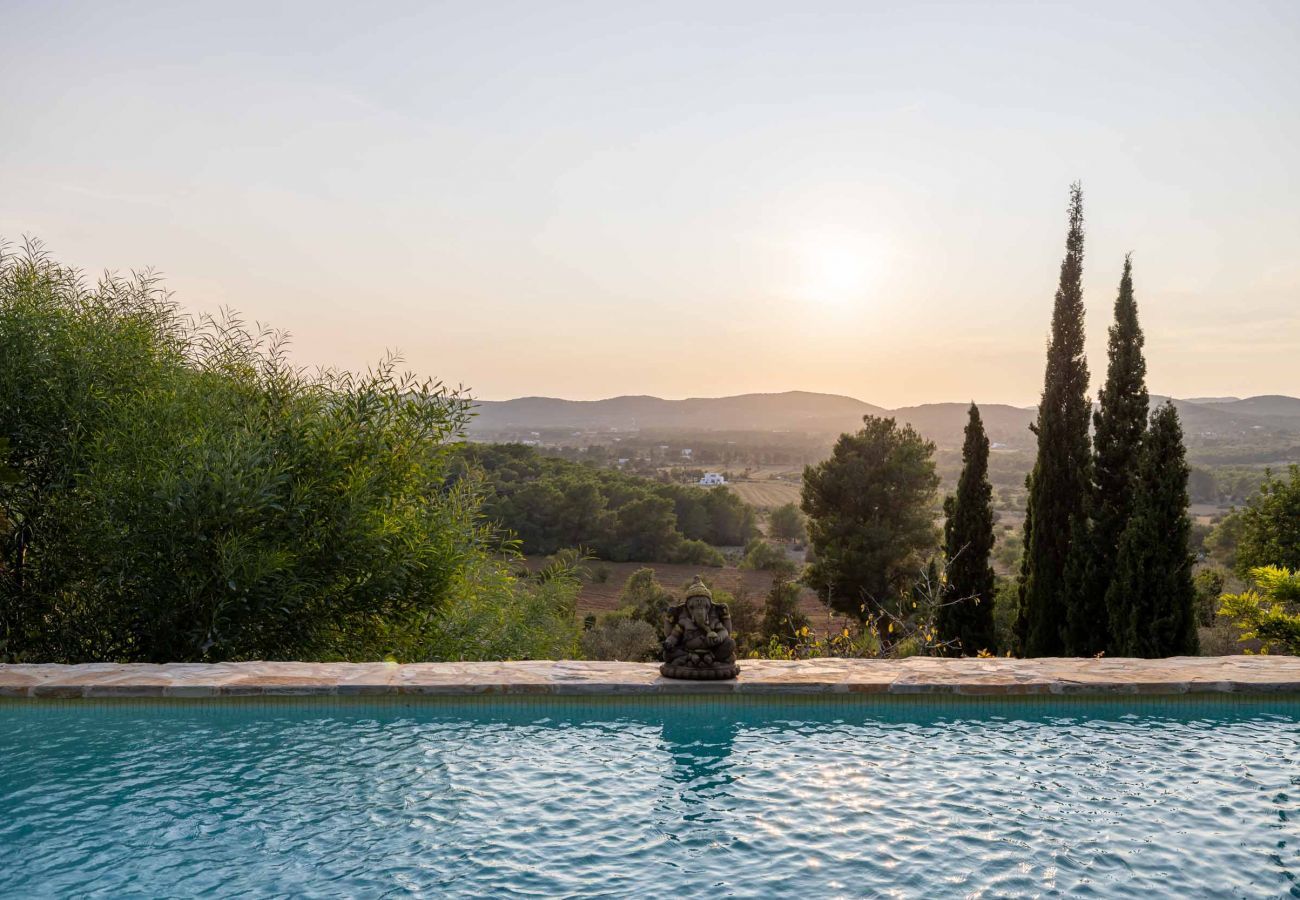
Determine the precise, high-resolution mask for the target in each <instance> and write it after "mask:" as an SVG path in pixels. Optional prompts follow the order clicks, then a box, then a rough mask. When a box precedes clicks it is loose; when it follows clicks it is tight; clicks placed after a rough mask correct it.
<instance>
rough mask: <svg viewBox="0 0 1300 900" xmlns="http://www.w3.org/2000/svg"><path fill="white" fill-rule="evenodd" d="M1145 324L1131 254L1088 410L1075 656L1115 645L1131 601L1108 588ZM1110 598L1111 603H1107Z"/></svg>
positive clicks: (1121, 516)
mask: <svg viewBox="0 0 1300 900" xmlns="http://www.w3.org/2000/svg"><path fill="white" fill-rule="evenodd" d="M1142 344H1143V338H1142V328H1141V326H1140V325H1139V324H1138V315H1137V301H1136V300H1134V298H1133V260H1132V258H1131V257H1125V258H1124V274H1123V276H1122V277H1121V278H1120V282H1119V294H1118V296H1117V297H1116V298H1115V323H1114V324H1113V325H1111V327H1110V346H1109V351H1110V362H1109V366H1108V368H1107V370H1106V386H1105V387H1103V388H1102V389H1101V396H1100V397H1099V398H1098V401H1099V407H1100V408H1099V409H1098V410H1097V412H1096V413H1095V414H1094V415H1093V418H1092V421H1093V462H1094V470H1093V491H1094V493H1093V503H1092V534H1091V544H1092V547H1091V559H1090V560H1089V566H1088V572H1087V575H1086V578H1087V584H1086V586H1085V588H1084V590H1083V591H1082V592H1081V594H1080V602H1076V603H1075V604H1074V606H1072V607H1071V610H1070V613H1071V616H1072V618H1071V620H1070V632H1071V635H1072V636H1073V640H1072V643H1073V644H1074V645H1075V647H1076V648H1077V649H1076V651H1075V652H1078V653H1079V654H1080V655H1085V656H1092V655H1094V654H1096V653H1099V652H1101V651H1103V650H1107V651H1109V652H1111V653H1114V652H1116V650H1117V644H1116V642H1115V641H1114V640H1113V639H1112V638H1111V635H1112V634H1117V633H1119V632H1120V631H1122V630H1123V628H1124V622H1125V618H1126V616H1127V609H1128V605H1129V601H1128V598H1127V597H1125V596H1123V594H1122V593H1121V592H1115V593H1114V594H1113V595H1112V594H1109V593H1108V592H1109V590H1110V583H1111V579H1112V577H1113V576H1114V573H1115V568H1116V564H1117V562H1118V559H1119V541H1120V537H1121V536H1122V535H1123V534H1124V528H1125V526H1126V525H1128V520H1129V516H1130V514H1131V512H1132V503H1133V491H1134V487H1135V484H1134V480H1135V472H1136V470H1137V466H1138V460H1139V456H1140V453H1141V447H1142V436H1143V433H1144V432H1145V431H1146V427H1147V415H1148V407H1149V398H1148V396H1147V386H1146V372H1147V364H1146V359H1145V358H1144V357H1143V355H1142ZM1112 604H1113V605H1112Z"/></svg>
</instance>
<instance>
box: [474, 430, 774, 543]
mask: <svg viewBox="0 0 1300 900" xmlns="http://www.w3.org/2000/svg"><path fill="white" fill-rule="evenodd" d="M465 478H472V479H474V480H478V481H481V483H482V484H483V486H484V488H485V490H484V493H483V510H484V513H485V514H486V515H487V517H488V518H489V519H490V520H491V521H493V522H495V523H497V524H498V525H499V526H501V527H502V528H504V529H506V530H508V531H509V532H511V533H512V534H513V535H514V536H515V537H516V538H517V540H518V541H519V543H520V545H521V549H522V550H523V552H524V553H527V554H543V555H546V554H552V553H555V552H557V551H559V550H562V549H565V548H572V547H582V548H583V549H584V550H586V551H587V552H589V553H591V554H593V555H595V556H597V557H599V558H601V559H607V560H610V561H614V562H623V561H628V560H635V561H640V562H676V563H696V564H700V565H712V566H720V565H723V563H724V562H725V560H724V558H723V556H722V554H721V553H720V552H719V551H718V550H717V549H715V548H716V547H720V546H743V545H744V544H746V543H747V542H748V541H749V540H750V539H751V538H752V537H754V536H755V535H756V534H757V533H758V528H757V524H756V520H755V515H754V511H753V509H752V508H750V507H749V506H747V505H746V504H745V503H744V502H742V501H741V500H740V498H739V497H737V496H736V495H735V494H733V493H732V492H731V491H729V490H727V489H726V488H699V487H688V486H685V485H677V484H664V483H661V482H657V481H650V480H647V479H644V478H639V477H636V476H634V475H627V474H624V473H623V472H619V471H617V470H614V469H603V468H598V467H596V466H594V465H584V464H580V463H576V462H571V461H569V460H565V459H560V458H557V457H553V456H544V455H542V454H541V453H538V452H537V451H536V450H534V449H533V448H532V447H526V446H523V445H521V444H467V445H465V446H464V447H462V448H460V449H459V450H458V452H457V457H456V469H455V473H454V478H453V481H456V480H460V479H465Z"/></svg>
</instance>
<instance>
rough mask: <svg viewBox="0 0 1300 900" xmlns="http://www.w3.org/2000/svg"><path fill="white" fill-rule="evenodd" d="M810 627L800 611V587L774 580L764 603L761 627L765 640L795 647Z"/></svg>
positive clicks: (790, 582) (777, 579)
mask: <svg viewBox="0 0 1300 900" xmlns="http://www.w3.org/2000/svg"><path fill="white" fill-rule="evenodd" d="M808 625H809V622H808V617H807V616H805V615H804V614H803V612H802V611H801V610H800V609H799V585H798V584H796V583H795V582H793V581H786V580H785V579H783V578H780V577H777V578H774V579H772V589H771V590H770V591H768V593H767V597H766V599H765V600H764V602H763V622H762V625H761V626H760V627H761V628H762V635H763V638H764V640H767V641H778V642H780V643H782V644H785V645H786V646H794V645H795V644H796V643H798V640H799V637H798V636H799V635H800V634H801V633H803V632H806V631H807V630H808Z"/></svg>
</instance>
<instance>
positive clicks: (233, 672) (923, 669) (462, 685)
mask: <svg viewBox="0 0 1300 900" xmlns="http://www.w3.org/2000/svg"><path fill="white" fill-rule="evenodd" d="M740 665H741V672H740V677H739V678H737V679H736V680H734V681H706V682H692V681H674V680H670V679H666V678H663V677H661V676H660V675H659V671H658V667H657V666H656V665H655V664H653V663H620V662H587V661H574V660H566V661H559V662H552V661H533V662H445V663H412V664H407V665H398V664H396V663H307V662H240V663H213V664H198V663H171V664H166V665H148V664H129V665H128V664H115V663H91V664H86V665H77V666H69V665H0V698H29V699H41V698H46V699H78V698H113V697H122V698H130V697H194V698H199V697H239V696H267V695H356V696H364V695H389V694H416V695H431V696H438V695H443V696H454V695H465V694H557V695H575V694H639V695H647V694H649V695H653V694H733V693H734V694H822V693H863V694H966V695H1017V694H1061V695H1065V694H1189V693H1295V694H1300V657H1288V656H1220V657H1174V658H1171V659H1155V660H1146V659H1118V658H1116V659H1104V658H1103V659H1057V658H1051V659H935V658H930V657H912V658H909V659H901V660H868V659H813V660H799V661H794V662H791V661H778V660H742V661H741V664H740Z"/></svg>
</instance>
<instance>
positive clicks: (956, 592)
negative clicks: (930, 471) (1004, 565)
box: [935, 403, 997, 654]
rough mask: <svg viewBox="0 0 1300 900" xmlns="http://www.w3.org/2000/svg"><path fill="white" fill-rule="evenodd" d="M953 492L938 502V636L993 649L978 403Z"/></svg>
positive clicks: (989, 511)
mask: <svg viewBox="0 0 1300 900" xmlns="http://www.w3.org/2000/svg"><path fill="white" fill-rule="evenodd" d="M962 461H963V465H962V470H961V477H960V478H959V479H958V481H957V493H956V495H955V496H951V497H949V498H948V501H947V502H945V503H944V512H945V513H946V519H945V522H944V555H945V558H946V559H947V569H948V578H947V585H946V588H945V591H944V597H945V600H946V601H947V602H945V603H944V604H943V605H942V606H941V607H940V608H939V612H938V617H937V620H936V623H935V624H936V627H937V628H938V631H939V637H940V639H941V640H942V641H944V642H950V643H951V644H952V645H953V646H954V648H955V649H956V651H957V652H958V653H968V654H973V653H975V652H978V651H980V650H987V651H988V652H990V653H996V652H997V635H996V634H995V633H994V628H993V569H992V568H990V567H989V554H990V552H991V551H992V549H993V506H992V499H993V488H992V486H991V485H990V484H989V479H988V462H989V439H988V437H987V436H986V435H985V433H984V423H983V422H982V421H981V420H980V412H979V409H978V408H977V407H976V406H975V404H974V403H972V404H971V405H970V417H969V422H968V423H967V425H966V441H965V445H964V446H963V447H962Z"/></svg>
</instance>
